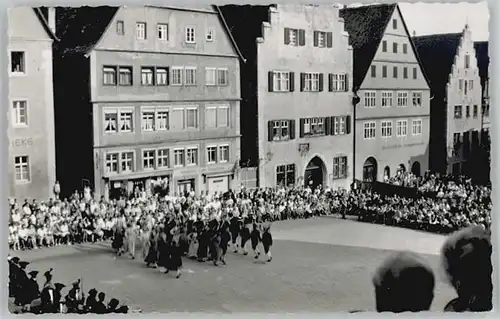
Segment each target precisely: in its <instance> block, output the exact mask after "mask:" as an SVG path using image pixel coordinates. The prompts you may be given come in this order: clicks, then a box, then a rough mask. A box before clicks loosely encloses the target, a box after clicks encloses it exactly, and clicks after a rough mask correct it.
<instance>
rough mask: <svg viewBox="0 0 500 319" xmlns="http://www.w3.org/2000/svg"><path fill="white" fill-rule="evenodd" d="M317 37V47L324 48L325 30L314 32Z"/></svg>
mask: <svg viewBox="0 0 500 319" xmlns="http://www.w3.org/2000/svg"><path fill="white" fill-rule="evenodd" d="M316 34H317V37H318V47H319V48H324V47H325V46H326V32H320V31H318V32H316Z"/></svg>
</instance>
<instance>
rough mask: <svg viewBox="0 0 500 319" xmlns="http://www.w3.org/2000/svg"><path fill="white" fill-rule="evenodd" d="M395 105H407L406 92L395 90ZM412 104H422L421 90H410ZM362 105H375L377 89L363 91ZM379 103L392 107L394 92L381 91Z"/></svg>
mask: <svg viewBox="0 0 500 319" xmlns="http://www.w3.org/2000/svg"><path fill="white" fill-rule="evenodd" d="M395 96H396V103H395V104H396V106H398V107H406V106H408V105H409V94H408V92H396V95H395ZM411 97H412V105H413V106H417V107H420V106H422V92H412V96H411ZM363 101H364V106H365V107H367V108H374V107H376V106H377V91H365V92H364V93H363ZM380 105H381V106H382V107H392V106H393V105H394V94H393V92H392V91H382V92H381V95H380Z"/></svg>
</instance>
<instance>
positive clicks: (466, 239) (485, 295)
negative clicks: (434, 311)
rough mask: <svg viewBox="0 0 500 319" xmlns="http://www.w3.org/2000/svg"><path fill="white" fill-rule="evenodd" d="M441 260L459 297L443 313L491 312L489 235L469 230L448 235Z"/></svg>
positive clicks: (491, 270) (479, 228)
mask: <svg viewBox="0 0 500 319" xmlns="http://www.w3.org/2000/svg"><path fill="white" fill-rule="evenodd" d="M441 258H442V262H443V267H444V270H445V271H446V275H447V276H448V280H449V282H450V283H451V285H452V286H453V287H454V288H455V291H456V292H457V295H458V298H456V299H454V300H452V301H450V302H449V303H448V305H447V306H446V307H445V311H457V312H462V311H490V310H491V309H492V294H493V285H492V281H491V274H492V272H493V266H492V264H491V237H490V233H489V232H488V231H487V230H485V229H484V227H481V226H472V227H469V228H465V229H462V230H460V231H457V232H455V233H453V234H451V235H450V236H449V237H448V239H447V240H446V242H445V243H444V245H443V248H442V250H441Z"/></svg>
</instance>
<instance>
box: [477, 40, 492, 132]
mask: <svg viewBox="0 0 500 319" xmlns="http://www.w3.org/2000/svg"><path fill="white" fill-rule="evenodd" d="M474 48H475V49H476V59H477V67H478V69H479V77H480V78H481V89H482V91H481V92H482V97H483V99H482V103H481V114H482V120H483V121H482V122H483V123H482V129H483V131H484V134H486V133H488V132H489V129H490V127H491V118H490V77H489V74H490V68H491V64H490V57H489V55H488V41H477V42H474Z"/></svg>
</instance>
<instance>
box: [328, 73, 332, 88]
mask: <svg viewBox="0 0 500 319" xmlns="http://www.w3.org/2000/svg"><path fill="white" fill-rule="evenodd" d="M328 92H333V74H332V73H328Z"/></svg>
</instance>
